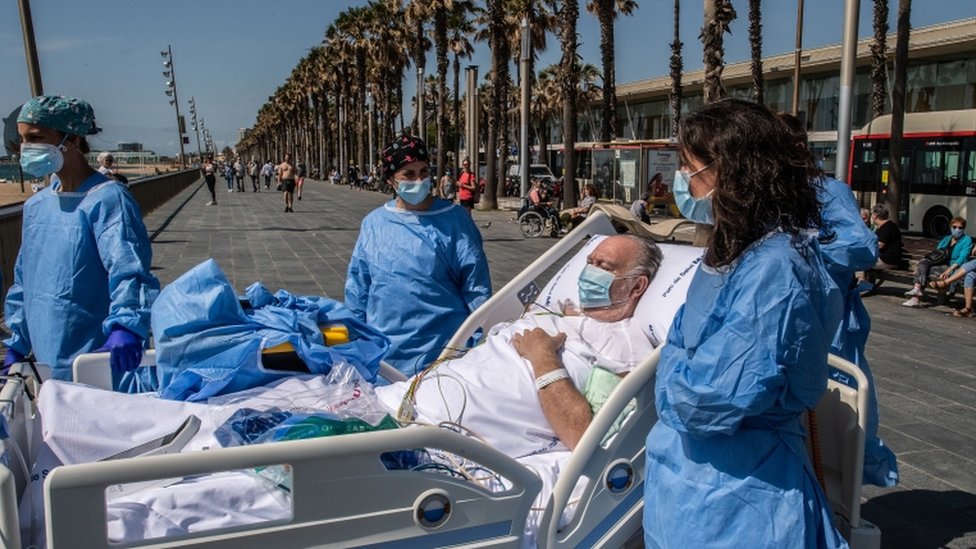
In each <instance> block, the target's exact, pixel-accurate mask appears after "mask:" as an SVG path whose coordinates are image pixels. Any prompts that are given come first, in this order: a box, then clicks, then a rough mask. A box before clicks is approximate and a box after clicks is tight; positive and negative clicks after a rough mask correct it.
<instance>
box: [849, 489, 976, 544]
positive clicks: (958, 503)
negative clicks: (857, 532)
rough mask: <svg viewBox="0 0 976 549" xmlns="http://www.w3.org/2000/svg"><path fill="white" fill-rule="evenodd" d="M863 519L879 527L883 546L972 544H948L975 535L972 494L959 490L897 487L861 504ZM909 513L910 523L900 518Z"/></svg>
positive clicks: (975, 504)
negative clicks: (942, 490) (899, 488)
mask: <svg viewBox="0 0 976 549" xmlns="http://www.w3.org/2000/svg"><path fill="white" fill-rule="evenodd" d="M861 514H862V515H863V516H864V518H866V519H868V520H869V521H871V522H873V523H874V524H875V526H877V527H878V528H880V529H881V546H882V547H884V548H885V549H901V548H904V549H937V548H941V547H973V543H972V540H970V539H967V540H966V541H969V542H970V543H965V542H963V543H962V545H959V544H958V543H952V542H953V541H954V540H960V541H961V538H964V537H966V534H976V494H971V493H968V492H963V491H961V490H949V491H945V492H937V491H935V490H899V491H896V492H892V493H889V494H884V495H880V496H876V497H873V498H871V499H870V500H869V501H868V502H867V503H865V504H864V505H863V506H862V507H861ZM906 516H911V517H912V520H911V522H910V523H906V522H905V520H904V517H906Z"/></svg>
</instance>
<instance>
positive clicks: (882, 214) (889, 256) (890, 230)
mask: <svg viewBox="0 0 976 549" xmlns="http://www.w3.org/2000/svg"><path fill="white" fill-rule="evenodd" d="M871 221H872V222H873V223H874V225H875V229H874V233H875V235H877V237H878V262H877V263H875V264H874V267H873V268H871V269H870V270H868V271H866V272H865V273H864V275H865V278H866V279H867V280H868V281H870V282H871V283H872V284H874V285H875V286H879V285H880V284H881V280H880V276H881V271H888V270H893V269H900V268H902V266H903V265H904V264H905V260H904V257H903V250H902V243H901V229H899V228H898V224H897V223H895V222H894V221H892V220H891V219H890V213H889V211H888V205H887V204H884V203H878V204H875V205H874V207H873V208H871Z"/></svg>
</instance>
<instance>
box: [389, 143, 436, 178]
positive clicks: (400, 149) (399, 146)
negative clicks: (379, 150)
mask: <svg viewBox="0 0 976 549" xmlns="http://www.w3.org/2000/svg"><path fill="white" fill-rule="evenodd" d="M380 159H381V160H382V161H383V179H389V178H391V177H393V174H395V173H396V172H397V170H399V169H400V168H402V167H404V166H406V165H407V164H409V163H411V162H418V161H420V162H427V163H430V153H428V152H427V144H426V143H424V141H423V140H422V139H420V138H419V137H410V136H409V135H401V136H400V137H398V138H396V139H394V140H393V143H390V146H388V147H387V148H385V149H383V154H382V156H380Z"/></svg>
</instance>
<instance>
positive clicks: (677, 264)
mask: <svg viewBox="0 0 976 549" xmlns="http://www.w3.org/2000/svg"><path fill="white" fill-rule="evenodd" d="M604 238H606V236H605V235H600V236H594V237H593V238H591V239H590V240H589V241H588V242H587V243H586V244H585V245H584V246H583V248H582V249H581V250H580V251H579V252H578V253H577V254H576V255H575V256H573V258H572V259H570V260H569V261H567V262H566V264H565V265H563V267H562V268H561V269H559V271H557V272H556V274H555V275H554V276H553V277H552V280H550V281H549V283H548V284H546V286H545V288H543V289H542V292H541V293H540V294H539V297H538V298H536V303H539V304H541V305H542V306H543V307H546V308H547V309H549V310H553V311H557V310H558V307H559V302H560V301H563V300H566V299H568V300H570V301H572V302H573V303H578V302H579V291H578V289H577V280H578V279H579V274H580V272H581V271H582V270H583V266H584V265H586V258H587V256H589V255H590V253H591V252H592V251H593V249H594V248H596V247H597V245H598V244H599V243H600V242H602V241H603V239H604ZM658 247H659V248H661V252H662V253H663V254H664V260H663V261H662V262H661V267H660V268H659V269H658V271H657V275H655V277H654V280H652V281H651V285H650V287H649V288H648V289H647V292H645V293H644V296H643V297H642V298H641V301H640V304H639V305H638V306H637V310H636V312H635V313H634V318H636V319H637V321H638V322H640V324H641V326H642V327H643V328H644V333H645V334H647V337H649V338H650V339H651V342H652V343H653V344H654V346H655V347H657V346H658V345H660V344H661V343H663V342H664V340H665V338H666V337H667V334H668V329H670V328H671V322H672V321H673V320H674V315H675V314H676V313H677V312H678V308H679V307H681V305H683V304H684V302H685V296H686V295H687V293H688V285H689V284H690V283H691V278H692V276H693V275H694V274H695V270H696V269H697V267H698V264H699V263H701V261H702V256H703V255H704V252H705V250H704V248H698V247H695V246H683V245H680V244H658Z"/></svg>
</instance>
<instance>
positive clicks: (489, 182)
mask: <svg viewBox="0 0 976 549" xmlns="http://www.w3.org/2000/svg"><path fill="white" fill-rule="evenodd" d="M487 8H488V27H489V33H490V37H489V46H490V48H491V82H492V86H491V109H490V112H489V115H488V148H487V150H486V151H485V163H486V165H485V180H486V184H485V195H484V206H485V207H486V208H488V209H490V210H494V209H496V208H498V194H497V192H496V191H497V189H498V172H497V164H496V151H497V146H498V141H499V132H500V128H501V126H502V125H503V122H502V116H503V114H502V95H501V94H502V91H503V89H504V86H503V85H502V84H501V82H502V78H503V77H505V73H506V72H507V71H506V68H507V67H508V50H507V49H506V47H505V45H506V44H507V41H508V40H507V38H508V37H507V36H505V35H504V29H505V6H504V1H503V0H488V5H487Z"/></svg>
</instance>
